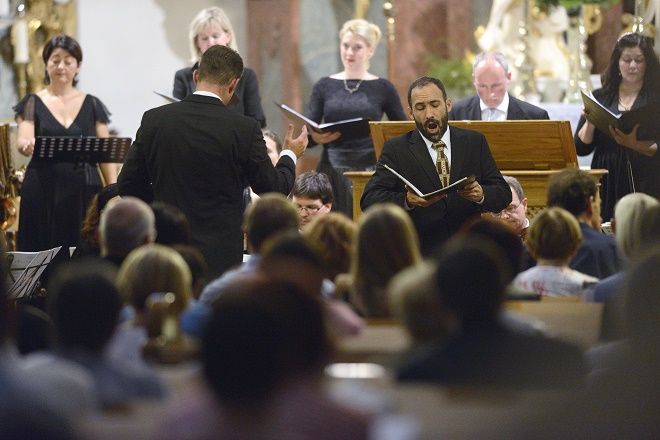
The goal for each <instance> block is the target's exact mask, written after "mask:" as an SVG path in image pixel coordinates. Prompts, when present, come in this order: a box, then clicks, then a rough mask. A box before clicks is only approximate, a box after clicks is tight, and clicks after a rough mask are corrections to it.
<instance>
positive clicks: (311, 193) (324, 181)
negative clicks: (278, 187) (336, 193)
mask: <svg viewBox="0 0 660 440" xmlns="http://www.w3.org/2000/svg"><path fill="white" fill-rule="evenodd" d="M291 199H292V200H293V204H294V205H296V208H298V214H299V215H300V226H306V225H307V224H309V222H311V221H312V219H314V218H315V217H318V216H321V215H324V214H327V213H328V212H330V210H331V209H332V185H331V184H330V179H328V176H326V175H325V174H323V173H317V172H316V171H309V172H307V173H302V174H301V175H300V176H298V177H297V178H296V181H295V182H294V183H293V189H292V190H291Z"/></svg>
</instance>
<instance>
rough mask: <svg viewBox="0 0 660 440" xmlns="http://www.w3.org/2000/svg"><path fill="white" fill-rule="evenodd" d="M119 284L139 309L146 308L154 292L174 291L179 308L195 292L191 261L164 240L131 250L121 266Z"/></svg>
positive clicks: (125, 296)
mask: <svg viewBox="0 0 660 440" xmlns="http://www.w3.org/2000/svg"><path fill="white" fill-rule="evenodd" d="M117 286H118V287H119V291H120V292H121V294H122V296H123V298H124V301H126V302H127V303H129V304H131V305H132V306H133V307H134V308H135V311H136V313H144V312H145V308H146V301H147V298H148V297H149V295H151V294H152V293H170V292H171V293H173V294H174V295H175V304H174V307H175V308H177V309H178V310H179V311H182V310H183V309H184V308H185V307H186V305H187V304H188V300H189V299H190V298H191V296H192V293H191V291H192V281H191V275H190V269H189V268H188V264H187V263H186V261H185V260H184V259H183V257H182V256H181V255H180V254H179V253H178V252H177V251H175V250H174V249H172V248H170V247H167V246H164V245H161V244H151V245H148V246H141V247H139V248H137V249H135V250H134V251H133V252H131V253H130V254H129V255H128V257H126V259H125V260H124V262H123V263H122V265H121V268H120V269H119V273H118V274H117Z"/></svg>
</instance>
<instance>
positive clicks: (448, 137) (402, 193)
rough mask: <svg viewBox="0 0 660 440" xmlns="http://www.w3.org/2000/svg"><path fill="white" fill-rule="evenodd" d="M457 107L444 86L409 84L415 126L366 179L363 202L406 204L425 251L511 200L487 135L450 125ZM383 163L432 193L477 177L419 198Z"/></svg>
mask: <svg viewBox="0 0 660 440" xmlns="http://www.w3.org/2000/svg"><path fill="white" fill-rule="evenodd" d="M451 109H452V103H451V100H450V99H447V92H446V91H445V86H444V85H443V84H442V81H440V80H439V79H437V78H431V77H421V78H418V79H416V80H415V81H414V82H413V83H412V84H411V85H410V87H409V88H408V112H409V114H410V117H411V118H412V119H414V120H415V124H416V126H417V129H416V130H413V131H410V132H408V133H405V134H403V135H401V136H398V137H395V138H393V139H388V140H387V141H386V142H385V144H384V145H383V151H382V153H381V155H380V157H379V159H378V164H377V166H376V171H375V172H374V175H373V176H372V177H371V179H370V180H369V182H368V183H367V185H366V187H365V189H364V194H363V195H362V200H361V201H360V207H361V208H362V210H363V211H364V210H366V209H367V208H368V207H369V206H371V205H373V204H375V203H379V202H390V203H395V204H397V205H399V206H403V207H404V208H405V209H406V210H407V211H408V212H409V214H410V216H411V218H412V220H413V223H414V224H415V228H416V229H417V233H418V234H419V242H420V247H421V250H422V254H424V255H430V253H431V252H432V251H433V250H434V249H435V248H436V247H437V246H438V245H439V244H440V243H442V242H444V241H445V240H446V239H447V238H448V237H449V236H450V235H451V234H453V233H454V232H456V231H458V230H459V229H460V227H461V226H462V225H463V223H464V222H465V221H466V220H467V219H469V218H472V217H475V216H479V215H480V213H481V212H488V211H490V212H499V211H501V210H502V209H504V208H506V206H507V205H508V204H509V203H510V202H511V190H510V189H509V185H507V183H506V182H505V181H504V179H503V178H502V174H501V173H500V171H499V170H498V169H497V165H496V164H495V159H493V155H492V154H491V152H490V148H489V147H488V142H486V138H485V136H484V135H483V134H481V133H478V132H476V131H473V130H466V129H461V128H457V127H450V126H449V125H448V123H447V121H448V118H447V114H448V113H449V112H450V111H451ZM383 165H388V166H389V167H391V168H392V169H394V170H396V171H397V172H398V173H400V174H401V175H403V176H404V177H406V179H408V180H409V181H410V182H411V183H412V184H413V185H415V186H416V187H417V188H418V189H419V190H420V191H421V192H422V193H423V194H428V193H430V192H432V191H435V190H438V189H440V188H442V187H445V186H448V185H449V184H451V183H453V182H456V181H457V180H459V179H461V178H463V177H467V176H470V175H472V174H474V176H475V177H476V180H475V181H474V182H473V183H471V184H469V185H467V186H465V187H464V188H463V189H461V190H459V191H458V192H457V193H452V194H449V195H445V194H443V195H435V196H432V197H430V198H427V199H425V198H422V197H419V196H418V195H417V194H416V193H415V192H413V191H412V190H411V189H410V188H408V189H406V187H405V186H404V183H403V181H401V180H400V179H399V178H398V177H397V176H395V175H394V174H393V173H391V172H390V171H389V170H388V169H387V168H385V167H384V166H383Z"/></svg>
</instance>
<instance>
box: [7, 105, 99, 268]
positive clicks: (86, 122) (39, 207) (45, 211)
mask: <svg viewBox="0 0 660 440" xmlns="http://www.w3.org/2000/svg"><path fill="white" fill-rule="evenodd" d="M14 111H15V112H16V114H17V115H18V116H20V117H21V118H23V119H24V120H28V121H34V129H35V135H36V136H96V123H97V122H102V123H107V122H109V115H110V113H109V112H108V109H107V108H106V107H105V106H104V105H103V103H102V102H101V101H100V100H99V99H98V98H95V97H94V96H92V95H87V96H86V97H85V99H84V101H83V105H82V107H81V108H80V112H79V113H78V115H77V116H76V118H75V120H74V121H73V123H72V124H71V126H69V127H68V128H66V127H64V126H63V125H62V124H60V122H59V121H58V120H57V119H55V117H54V116H53V114H52V113H51V112H50V110H48V108H47V107H46V105H45V104H44V102H43V101H42V100H41V98H39V96H37V95H35V94H29V95H27V96H26V97H25V98H23V99H22V100H21V101H20V102H19V103H18V104H17V105H16V106H15V107H14ZM101 187H102V183H101V178H100V175H99V171H98V168H97V166H96V164H87V163H51V162H43V161H39V160H38V159H37V158H34V157H33V158H32V160H31V161H30V164H29V165H28V167H27V171H26V173H25V179H24V180H23V185H22V188H21V204H20V214H19V216H20V217H19V226H18V238H17V248H18V250H19V251H26V252H35V251H42V250H46V249H51V248H53V247H57V246H62V249H61V250H60V252H59V254H58V256H57V259H58V260H60V259H62V258H68V255H69V247H71V246H78V245H79V244H80V228H81V225H82V221H83V219H84V218H85V213H86V210H87V206H88V204H89V202H90V200H91V199H92V197H93V196H94V195H95V194H96V193H98V192H99V190H100V189H101Z"/></svg>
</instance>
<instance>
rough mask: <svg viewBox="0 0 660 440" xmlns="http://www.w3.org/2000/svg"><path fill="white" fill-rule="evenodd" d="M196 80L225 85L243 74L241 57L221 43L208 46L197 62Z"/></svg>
mask: <svg viewBox="0 0 660 440" xmlns="http://www.w3.org/2000/svg"><path fill="white" fill-rule="evenodd" d="M198 75H199V76H198V78H197V79H198V81H204V82H208V83H210V84H214V85H218V86H226V85H229V83H230V82H231V81H232V80H234V79H237V78H240V77H241V76H243V59H242V58H241V56H240V55H239V54H238V52H236V51H235V50H234V49H231V48H229V47H226V46H222V45H215V46H211V47H209V48H208V49H207V50H206V52H204V54H203V55H202V60H201V61H200V62H199V74H198Z"/></svg>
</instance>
